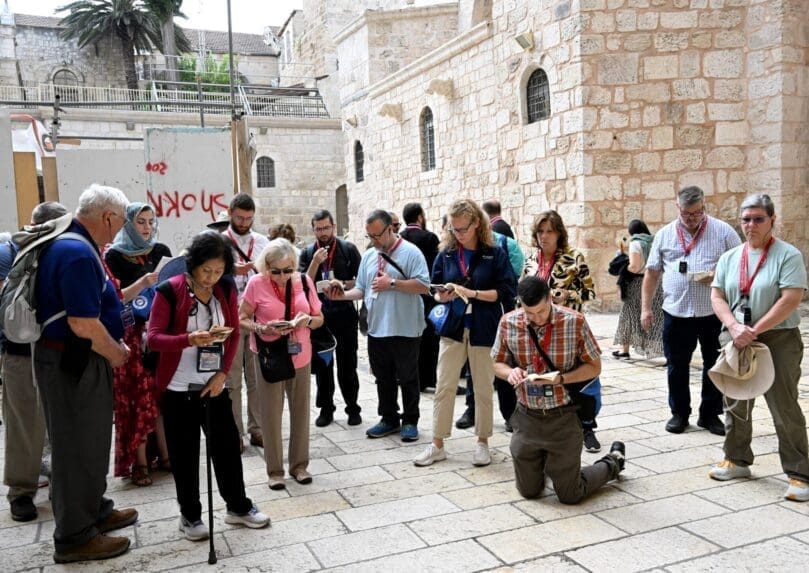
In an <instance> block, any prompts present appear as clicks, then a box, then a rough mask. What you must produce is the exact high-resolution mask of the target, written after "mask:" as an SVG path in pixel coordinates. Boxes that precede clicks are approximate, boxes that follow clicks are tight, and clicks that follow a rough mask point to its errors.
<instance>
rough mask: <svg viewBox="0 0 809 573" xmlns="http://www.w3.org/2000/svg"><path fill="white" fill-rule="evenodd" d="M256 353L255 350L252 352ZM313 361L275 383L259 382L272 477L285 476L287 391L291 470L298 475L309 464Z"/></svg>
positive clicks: (268, 464)
mask: <svg viewBox="0 0 809 573" xmlns="http://www.w3.org/2000/svg"><path fill="white" fill-rule="evenodd" d="M251 354H252V352H251ZM311 367H312V365H311V363H309V364H307V365H306V366H304V367H303V368H297V369H295V378H291V379H289V380H282V381H281V382H276V383H274V384H269V383H267V382H265V381H264V379H263V377H262V379H261V380H260V381H259V383H258V388H257V394H258V402H259V419H260V420H261V433H262V435H263V436H264V461H265V462H266V464H267V475H268V476H269V477H280V478H282V477H284V445H283V441H282V431H281V420H282V418H283V416H284V394H286V397H287V401H288V402H289V452H288V455H287V458H288V462H289V474H290V475H293V476H294V475H295V474H296V473H297V472H299V471H301V470H305V469H306V468H307V466H308V465H309V394H310V386H311V383H312V375H311Z"/></svg>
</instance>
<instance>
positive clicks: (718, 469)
mask: <svg viewBox="0 0 809 573" xmlns="http://www.w3.org/2000/svg"><path fill="white" fill-rule="evenodd" d="M708 476H709V477H711V478H713V479H715V480H718V481H728V480H732V479H738V478H745V477H750V468H749V467H747V466H737V465H736V464H734V463H733V462H732V461H730V460H722V461H721V462H719V463H718V464H716V465H715V466H713V467H712V468H711V471H709V472H708Z"/></svg>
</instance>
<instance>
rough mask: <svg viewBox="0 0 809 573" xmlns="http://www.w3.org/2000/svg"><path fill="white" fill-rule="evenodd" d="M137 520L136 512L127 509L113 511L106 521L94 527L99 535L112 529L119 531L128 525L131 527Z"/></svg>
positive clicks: (129, 508)
mask: <svg viewBox="0 0 809 573" xmlns="http://www.w3.org/2000/svg"><path fill="white" fill-rule="evenodd" d="M137 520H138V512H137V510H135V509H133V508H131V507H127V508H126V509H113V510H112V513H110V514H109V515H108V516H107V519H105V520H104V521H102V522H101V523H98V524H97V525H96V527H97V528H98V532H99V533H106V532H108V531H112V530H113V529H121V528H122V527H126V526H128V525H132V524H133V523H135V522H136V521H137Z"/></svg>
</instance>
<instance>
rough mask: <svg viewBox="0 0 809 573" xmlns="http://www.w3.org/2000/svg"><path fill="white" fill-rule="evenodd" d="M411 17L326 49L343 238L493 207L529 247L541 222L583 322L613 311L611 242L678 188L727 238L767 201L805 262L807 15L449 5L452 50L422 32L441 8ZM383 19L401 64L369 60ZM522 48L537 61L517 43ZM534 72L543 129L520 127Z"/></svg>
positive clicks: (390, 16)
mask: <svg viewBox="0 0 809 573" xmlns="http://www.w3.org/2000/svg"><path fill="white" fill-rule="evenodd" d="M407 4H408V3H407V2H402V3H401V6H398V9H396V8H397V7H396V6H391V7H390V8H391V10H390V11H388V13H387V14H386V13H385V11H382V12H381V13H380V12H379V11H373V12H372V11H368V12H364V13H362V14H359V15H358V17H357V19H355V20H354V21H353V22H351V23H349V24H348V25H347V26H346V28H344V29H343V31H341V32H339V33H338V34H337V36H336V37H335V42H336V49H337V53H338V61H339V81H340V97H341V101H342V115H343V119H344V120H345V121H344V124H343V127H344V133H345V138H344V145H343V156H344V159H345V170H346V182H347V186H348V196H349V201H350V213H351V215H352V220H351V225H352V230H354V231H355V232H356V233H360V232H361V230H362V221H363V217H362V215H363V214H365V213H367V212H368V211H369V210H371V209H372V208H375V207H378V206H385V207H387V208H391V209H396V210H399V209H401V207H402V206H403V205H404V204H405V203H406V202H408V201H413V200H420V201H421V202H422V203H423V204H424V205H425V207H426V208H427V210H428V215H429V218H430V219H431V221H433V222H434V225H435V222H437V220H438V218H439V216H440V214H441V212H442V210H443V209H444V208H446V206H447V205H448V204H449V203H450V202H451V201H452V200H454V199H456V198H460V197H464V196H470V197H472V198H474V199H477V200H483V199H486V198H488V197H493V196H494V197H499V198H500V199H501V201H502V202H503V205H504V207H505V217H506V218H507V219H509V220H510V221H511V222H512V225H513V226H515V230H516V231H517V233H518V235H519V237H520V239H521V241H522V243H523V246H524V247H525V248H526V249H528V248H529V241H530V237H529V233H530V226H531V222H532V220H533V218H534V216H535V215H536V214H537V213H538V212H540V211H542V210H544V209H547V208H554V209H557V210H559V212H560V213H561V214H562V216H563V217H564V219H565V222H566V224H567V226H568V227H569V230H570V234H571V239H572V244H574V245H575V246H577V247H578V248H580V249H581V250H582V251H584V253H585V256H586V257H587V259H588V261H589V262H590V264H591V266H592V267H593V269H594V270H595V274H596V277H597V280H598V283H597V287H598V292H599V294H600V296H599V302H597V303H596V306H598V305H599V304H602V305H605V306H612V305H613V304H614V303H615V302H617V295H616V289H615V285H614V279H613V278H612V277H609V276H607V274H606V271H605V269H606V263H607V262H608V261H609V259H610V258H611V257H612V255H613V254H614V249H615V247H614V244H615V240H616V238H617V237H618V236H619V235H621V234H623V233H624V229H625V227H626V224H627V223H628V222H629V220H630V219H632V218H636V217H638V218H642V219H644V220H645V221H646V222H647V223H648V224H649V225H650V227H652V228H654V229H657V228H659V227H661V226H662V225H663V224H665V223H666V222H668V221H670V220H672V219H673V218H674V217H675V216H676V206H675V202H674V200H675V197H676V191H677V189H679V188H681V187H682V186H684V185H687V184H698V185H700V186H701V187H702V188H703V189H704V190H705V192H706V194H707V209H708V211H709V212H710V213H711V214H713V215H716V216H718V217H721V218H723V219H726V220H728V221H731V222H735V220H736V217H737V216H738V206H739V202H740V200H741V198H742V197H743V196H744V195H745V194H747V193H750V192H754V191H765V192H767V193H769V194H771V195H772V196H773V198H774V200H775V201H776V204H777V206H778V209H779V225H778V226H779V228H778V234H779V236H781V237H783V238H784V239H786V240H788V241H790V242H793V243H795V244H796V245H798V246H799V247H800V248H801V249H802V250H803V251H804V252H809V235H808V234H807V231H808V230H809V224H808V223H807V219H808V217H809V201H808V200H807V196H808V195H809V130H807V129H806V125H807V121H809V20H808V19H807V18H806V17H805V15H806V13H807V9H809V2H807V0H792V1H787V0H572V1H565V0H562V1H547V0H543V1H536V0H494V1H475V2H472V1H464V0H461V2H459V3H458V4H457V12H456V14H457V15H455V16H452V18H449V17H448V16H446V15H445V16H444V19H443V20H440V18H439V21H442V22H443V23H444V24H445V25H450V24H451V23H452V21H453V20H454V22H455V26H456V28H455V30H456V31H455V33H454V35H453V37H452V38H451V39H450V40H449V41H448V42H444V41H442V40H443V39H444V38H443V37H442V36H440V35H433V36H429V35H425V34H424V31H425V18H426V17H427V16H426V15H427V14H431V13H432V14H438V13H439V12H441V11H443V10H447V14H448V13H449V11H448V9H447V7H446V6H416V7H408V6H407ZM386 20H390V21H395V22H397V23H401V27H402V30H403V31H399V33H398V34H397V37H401V38H410V39H411V43H410V46H409V47H410V49H409V50H408V49H404V50H401V52H402V54H403V55H402V54H400V53H399V52H397V51H396V50H393V49H389V52H388V53H387V54H386V55H385V57H383V58H378V57H374V54H375V50H376V49H377V45H376V44H375V39H376V38H377V37H380V38H384V36H385V35H386V34H388V35H389V34H391V33H392V27H391V26H390V25H388V24H386V25H385V27H381V28H380V29H381V31H380V32H377V31H376V30H375V26H377V23H378V22H385V21H386ZM531 35H532V36H533V43H534V46H533V48H531V47H529V48H528V49H524V48H523V47H521V46H520V45H519V44H518V42H517V41H515V37H517V36H522V37H523V38H527V37H530V36H531ZM383 42H384V40H383ZM409 55H413V56H415V57H413V58H409V57H408V56H409ZM537 69H542V70H544V72H545V73H546V75H547V79H548V86H549V93H550V115H549V117H548V118H547V119H544V120H541V121H537V122H534V123H528V120H527V110H526V101H525V99H526V83H527V81H528V78H529V77H530V76H531V74H532V73H533V72H534V71H535V70H537ZM426 108H429V110H430V112H431V115H432V120H433V129H434V150H435V152H434V153H435V161H434V164H435V167H434V168H431V169H424V168H423V166H422V161H421V157H420V156H421V150H422V147H423V145H424V143H423V137H422V125H421V122H422V119H421V118H422V117H424V115H423V114H424V113H425V109H426ZM357 142H359V144H360V145H361V146H362V151H363V162H364V163H363V180H362V181H357V180H356V178H355V177H354V172H355V152H356V149H357Z"/></svg>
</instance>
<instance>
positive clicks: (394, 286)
mask: <svg viewBox="0 0 809 573" xmlns="http://www.w3.org/2000/svg"><path fill="white" fill-rule="evenodd" d="M390 288H392V289H395V288H396V279H390Z"/></svg>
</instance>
